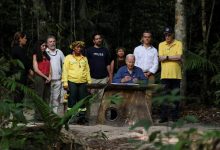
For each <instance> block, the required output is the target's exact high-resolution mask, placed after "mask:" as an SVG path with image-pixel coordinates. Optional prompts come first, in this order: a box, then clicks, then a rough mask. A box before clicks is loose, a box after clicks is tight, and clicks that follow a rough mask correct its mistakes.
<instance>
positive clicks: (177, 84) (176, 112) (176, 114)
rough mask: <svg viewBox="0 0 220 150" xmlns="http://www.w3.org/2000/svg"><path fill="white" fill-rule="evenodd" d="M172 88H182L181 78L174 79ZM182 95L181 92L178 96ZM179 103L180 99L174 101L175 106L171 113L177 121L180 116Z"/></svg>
mask: <svg viewBox="0 0 220 150" xmlns="http://www.w3.org/2000/svg"><path fill="white" fill-rule="evenodd" d="M172 89H179V90H180V80H179V79H173V80H172ZM178 95H180V92H179V93H178V94H177V96H178ZM179 104H180V101H176V102H174V108H172V109H171V115H172V120H173V121H176V120H177V119H178V118H179V113H180V112H179Z"/></svg>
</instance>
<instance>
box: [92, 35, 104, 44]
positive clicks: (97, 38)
mask: <svg viewBox="0 0 220 150" xmlns="http://www.w3.org/2000/svg"><path fill="white" fill-rule="evenodd" d="M102 41H103V39H102V37H101V36H100V35H96V36H95V37H94V39H93V43H94V44H95V45H97V46H101V45H102Z"/></svg>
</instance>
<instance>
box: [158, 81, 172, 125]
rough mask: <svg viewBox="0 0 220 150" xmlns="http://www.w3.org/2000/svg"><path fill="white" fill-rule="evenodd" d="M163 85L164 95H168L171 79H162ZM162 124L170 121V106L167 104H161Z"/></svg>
mask: <svg viewBox="0 0 220 150" xmlns="http://www.w3.org/2000/svg"><path fill="white" fill-rule="evenodd" d="M161 83H162V84H163V85H164V90H163V91H164V92H163V95H167V94H169V92H170V79H162V80H161ZM160 108H161V112H160V123H162V122H166V121H168V117H169V105H168V104H167V102H165V101H164V102H163V103H162V104H161V107H160Z"/></svg>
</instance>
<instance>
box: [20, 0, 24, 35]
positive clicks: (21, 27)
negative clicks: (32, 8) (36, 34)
mask: <svg viewBox="0 0 220 150" xmlns="http://www.w3.org/2000/svg"><path fill="white" fill-rule="evenodd" d="M22 7H23V2H22V1H20V7H19V17H20V18H19V20H20V31H23V29H24V22H23V12H22Z"/></svg>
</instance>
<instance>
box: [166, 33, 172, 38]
mask: <svg viewBox="0 0 220 150" xmlns="http://www.w3.org/2000/svg"><path fill="white" fill-rule="evenodd" d="M171 35H172V33H166V34H164V36H165V37H167V36H171Z"/></svg>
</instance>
